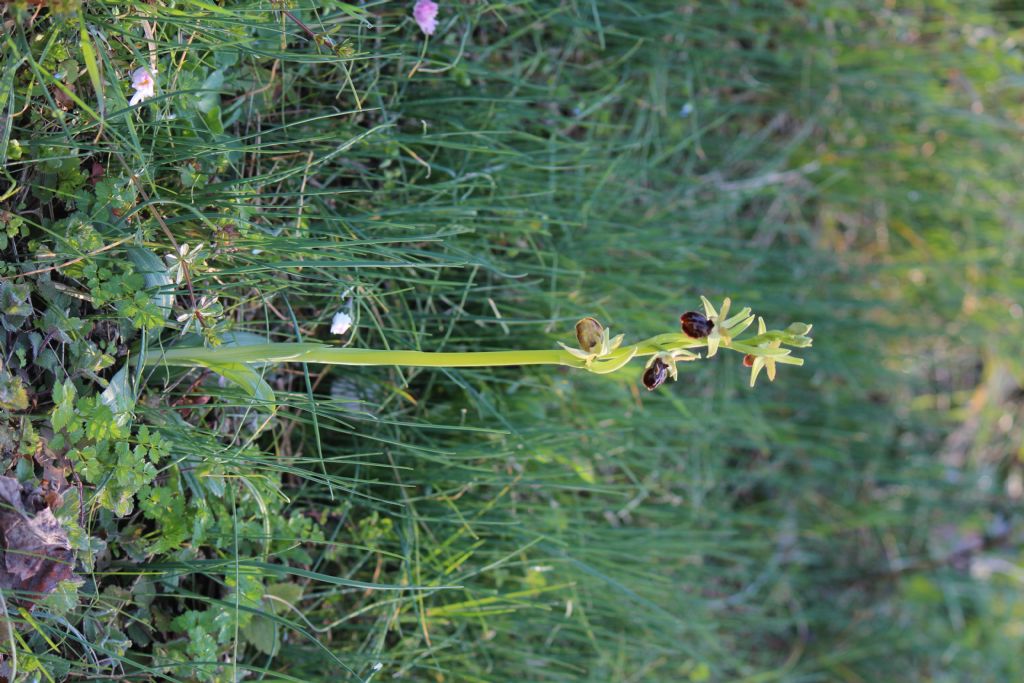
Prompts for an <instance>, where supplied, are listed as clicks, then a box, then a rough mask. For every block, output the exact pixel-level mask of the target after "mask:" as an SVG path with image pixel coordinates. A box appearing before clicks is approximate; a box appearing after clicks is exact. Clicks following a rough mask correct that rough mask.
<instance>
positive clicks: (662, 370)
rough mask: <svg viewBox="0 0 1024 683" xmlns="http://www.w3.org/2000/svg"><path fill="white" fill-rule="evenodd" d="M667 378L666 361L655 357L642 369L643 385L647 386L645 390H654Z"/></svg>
mask: <svg viewBox="0 0 1024 683" xmlns="http://www.w3.org/2000/svg"><path fill="white" fill-rule="evenodd" d="M667 378H668V363H666V362H665V361H663V360H661V359H660V358H655V359H654V361H653V362H652V363H651V364H650V365H648V366H647V369H646V370H644V377H643V382H644V386H645V387H647V391H654V390H655V389H657V388H658V387H660V386H661V385H662V384H664V383H665V380H666V379H667Z"/></svg>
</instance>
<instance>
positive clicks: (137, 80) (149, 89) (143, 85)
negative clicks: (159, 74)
mask: <svg viewBox="0 0 1024 683" xmlns="http://www.w3.org/2000/svg"><path fill="white" fill-rule="evenodd" d="M155 86H156V83H155V82H154V81H153V76H151V75H150V73H149V69H147V68H146V67H144V66H142V67H139V68H138V69H136V70H135V71H134V72H133V73H132V87H133V88H135V94H134V95H132V99H131V100H129V102H128V106H130V107H134V106H135V105H136V104H138V103H139V102H142V101H143V100H145V99H147V98H149V97H152V96H153V95H155V94H156V93H155V92H154V87H155Z"/></svg>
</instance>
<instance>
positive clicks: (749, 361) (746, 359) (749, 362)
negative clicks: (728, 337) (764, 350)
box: [743, 353, 754, 368]
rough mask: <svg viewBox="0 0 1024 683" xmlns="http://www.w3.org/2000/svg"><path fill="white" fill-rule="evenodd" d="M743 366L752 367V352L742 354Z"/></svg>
mask: <svg viewBox="0 0 1024 683" xmlns="http://www.w3.org/2000/svg"><path fill="white" fill-rule="evenodd" d="M743 367H745V368H752V367H754V354H752V353H748V354H747V355H745V356H743Z"/></svg>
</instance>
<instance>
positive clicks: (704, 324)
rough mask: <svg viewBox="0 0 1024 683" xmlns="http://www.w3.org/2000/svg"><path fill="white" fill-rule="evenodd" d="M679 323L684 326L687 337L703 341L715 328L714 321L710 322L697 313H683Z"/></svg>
mask: <svg viewBox="0 0 1024 683" xmlns="http://www.w3.org/2000/svg"><path fill="white" fill-rule="evenodd" d="M679 322H680V323H681V324H682V327H683V332H684V333H685V334H686V336H687V337H693V338H694V339H703V338H704V337H706V336H708V335H709V334H711V330H712V329H713V328H714V326H715V323H714V322H713V321H711V320H708V319H707V317H706V316H705V315H704V314H703V313H698V312H697V311H687V312H686V313H683V314H682V315H681V316H679Z"/></svg>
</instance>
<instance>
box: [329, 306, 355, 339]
mask: <svg viewBox="0 0 1024 683" xmlns="http://www.w3.org/2000/svg"><path fill="white" fill-rule="evenodd" d="M350 327H352V316H351V315H349V314H348V311H338V312H337V313H335V314H334V318H332V319H331V334H345V333H346V332H348V330H349V328H350Z"/></svg>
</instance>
